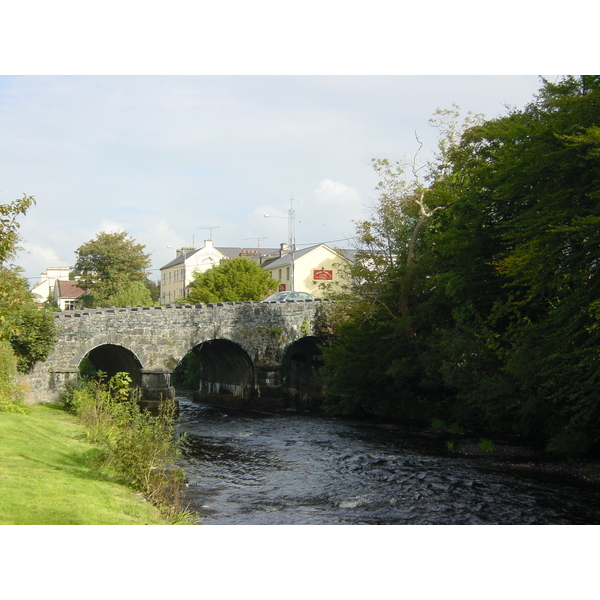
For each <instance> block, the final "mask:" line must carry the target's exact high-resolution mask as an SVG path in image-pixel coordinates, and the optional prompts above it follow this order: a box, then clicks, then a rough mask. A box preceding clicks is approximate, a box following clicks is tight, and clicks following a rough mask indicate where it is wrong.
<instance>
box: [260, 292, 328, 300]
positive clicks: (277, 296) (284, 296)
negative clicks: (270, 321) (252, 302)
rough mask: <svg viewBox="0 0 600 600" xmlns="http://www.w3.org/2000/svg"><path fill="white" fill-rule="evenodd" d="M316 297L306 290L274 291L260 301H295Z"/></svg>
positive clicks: (314, 298)
mask: <svg viewBox="0 0 600 600" xmlns="http://www.w3.org/2000/svg"><path fill="white" fill-rule="evenodd" d="M316 299H317V297H316V296H313V295H312V294H308V293H306V292H293V291H291V290H290V291H289V292H275V293H274V294H271V295H270V296H269V297H268V298H265V299H264V300H262V301H261V302H297V301H299V300H302V301H304V300H316Z"/></svg>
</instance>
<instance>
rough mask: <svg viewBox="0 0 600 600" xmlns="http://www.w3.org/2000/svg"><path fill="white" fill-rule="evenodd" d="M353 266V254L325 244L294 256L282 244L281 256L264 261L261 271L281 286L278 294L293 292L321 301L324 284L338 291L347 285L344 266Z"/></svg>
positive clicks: (306, 249) (297, 252)
mask: <svg viewBox="0 0 600 600" xmlns="http://www.w3.org/2000/svg"><path fill="white" fill-rule="evenodd" d="M351 262H352V254H351V253H350V252H348V251H346V250H339V251H337V250H333V249H332V248H330V247H329V246H327V245H326V244H316V245H315V246H310V247H309V248H304V249H303V250H296V251H295V252H294V253H292V252H290V251H289V248H288V245H287V244H281V247H280V251H279V256H278V257H275V258H273V259H271V260H268V261H265V262H264V263H263V265H262V267H263V269H264V270H265V271H267V272H268V273H270V275H271V277H272V278H273V279H275V280H277V281H278V282H279V291H285V290H291V289H293V290H295V291H297V292H308V293H309V294H313V295H314V296H317V297H320V296H322V295H323V290H322V286H321V284H323V283H325V284H329V286H331V287H332V288H333V289H336V288H339V287H340V286H342V285H344V284H346V283H347V282H348V280H347V275H346V270H345V266H346V265H349V264H350V263H351Z"/></svg>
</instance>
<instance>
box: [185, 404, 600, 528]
mask: <svg viewBox="0 0 600 600" xmlns="http://www.w3.org/2000/svg"><path fill="white" fill-rule="evenodd" d="M178 400H179V402H180V410H181V418H180V422H179V429H180V431H181V432H182V433H185V434H186V440H185V442H184V452H183V457H182V467H183V468H184V469H185V471H186V475H187V479H188V483H187V486H188V487H187V490H186V501H187V502H189V508H190V509H191V510H194V511H196V512H197V513H198V515H199V522H200V523H202V524H207V525H246V524H248V525H277V524H285V525H293V524H306V525H317V524H323V525H335V524H340V525H350V524H373V525H375V524H381V525H405V524H406V525H408V524H415V525H428V524H437V525H450V524H454V525H459V524H465V525H466V524H574V525H575V524H587V525H593V524H599V523H600V489H598V487H596V486H592V485H591V484H585V483H581V484H577V483H573V482H568V481H566V480H564V479H558V478H554V479H549V478H548V476H542V475H534V474H530V473H523V474H521V473H514V472H510V471H507V470H505V469H502V468H500V467H493V466H491V465H490V464H489V462H488V461H481V460H478V459H477V458H463V457H455V456H450V455H448V454H447V453H446V452H443V451H441V450H436V449H435V448H433V447H432V445H431V443H430V442H428V441H423V440H419V439H415V438H407V437H406V436H403V435H401V434H400V433H399V432H398V431H394V430H386V429H381V428H378V427H376V426H375V425H374V424H372V423H365V422H360V421H348V420H342V419H335V418H328V417H320V416H312V415H299V414H296V413H289V414H282V413H267V412H256V413H252V412H243V411H237V410H232V409H224V408H216V407H212V406H207V405H202V404H195V403H193V402H191V401H190V400H189V399H187V398H185V397H179V398H178Z"/></svg>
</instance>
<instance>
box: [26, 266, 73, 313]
mask: <svg viewBox="0 0 600 600" xmlns="http://www.w3.org/2000/svg"><path fill="white" fill-rule="evenodd" d="M70 272H71V271H70V269H69V267H48V268H47V269H46V272H45V273H42V277H41V281H40V282H39V283H38V284H36V285H35V286H33V288H31V293H32V294H34V298H35V301H36V302H37V304H38V305H39V306H41V305H42V304H44V303H45V302H46V301H47V300H48V298H53V299H54V300H56V303H57V304H58V307H59V308H60V310H73V309H74V308H76V307H77V305H78V299H79V298H80V296H82V295H83V294H84V293H85V290H83V289H82V288H80V287H78V286H77V285H75V283H74V282H73V281H70V280H69V275H70Z"/></svg>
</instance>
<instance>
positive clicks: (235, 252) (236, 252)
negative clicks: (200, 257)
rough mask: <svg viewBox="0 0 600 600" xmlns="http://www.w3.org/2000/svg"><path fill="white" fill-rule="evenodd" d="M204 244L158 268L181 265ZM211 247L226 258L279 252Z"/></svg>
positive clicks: (267, 254) (250, 256) (276, 250)
mask: <svg viewBox="0 0 600 600" xmlns="http://www.w3.org/2000/svg"><path fill="white" fill-rule="evenodd" d="M205 247H206V246H204V247H203V248H195V249H191V248H190V252H187V253H185V254H181V255H180V256H178V257H177V258H174V259H173V260H172V261H171V262H170V263H167V264H166V265H165V266H164V267H161V268H160V270H161V271H163V270H164V269H169V268H171V267H174V266H176V265H182V264H183V261H184V259H188V258H190V257H191V256H194V254H196V253H197V252H200V250H203V249H204V248H205ZM213 248H214V249H215V250H218V251H219V252H220V253H221V254H223V255H224V256H225V257H227V258H238V257H240V256H242V257H243V256H246V257H247V258H252V256H253V255H255V256H257V257H258V256H263V257H264V256H272V255H273V254H275V253H276V252H277V253H278V252H279V248H241V247H237V246H236V247H223V248H217V247H216V246H213Z"/></svg>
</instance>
